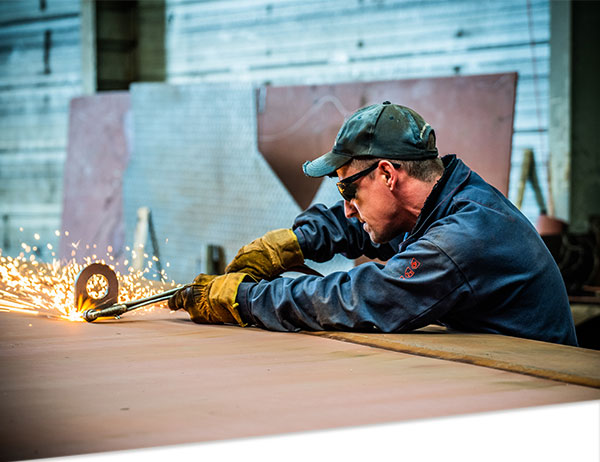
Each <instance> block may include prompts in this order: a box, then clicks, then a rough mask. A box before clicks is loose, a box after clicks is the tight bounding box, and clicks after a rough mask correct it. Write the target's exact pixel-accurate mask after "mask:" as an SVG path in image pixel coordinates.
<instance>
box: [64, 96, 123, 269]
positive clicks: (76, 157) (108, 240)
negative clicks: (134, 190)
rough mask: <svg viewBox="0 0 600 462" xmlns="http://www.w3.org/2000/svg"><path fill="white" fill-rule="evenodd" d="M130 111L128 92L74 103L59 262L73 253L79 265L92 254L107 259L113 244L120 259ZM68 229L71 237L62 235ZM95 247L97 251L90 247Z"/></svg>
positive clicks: (82, 98) (88, 98)
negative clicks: (123, 186)
mask: <svg viewBox="0 0 600 462" xmlns="http://www.w3.org/2000/svg"><path fill="white" fill-rule="evenodd" d="M129 109H130V97H129V93H128V92H106V93H102V94H98V95H92V96H83V97H79V98H74V99H73V100H72V101H71V107H70V113H69V143H68V148H67V159H66V162H65V169H64V187H63V213H62V231H63V235H62V236H63V237H62V238H61V241H60V253H59V257H60V258H61V259H67V260H69V259H71V258H73V257H72V256H71V253H72V252H73V251H74V250H75V251H76V255H75V256H74V257H75V258H76V260H77V261H79V262H82V261H83V258H84V257H87V256H89V257H91V256H92V255H94V254H97V255H99V256H101V257H104V256H105V253H106V248H107V247H108V246H109V245H110V246H111V247H112V248H113V249H114V250H113V252H112V254H113V256H115V257H118V256H119V252H121V251H122V249H123V245H124V240H125V228H124V223H123V192H122V191H123V189H122V182H123V172H124V171H125V168H126V167H127V162H128V160H129V149H130V146H129V145H128V137H129V136H130V135H129V134H128V133H127V129H128V127H127V123H126V122H127V114H128V113H129ZM64 231H68V232H69V235H68V236H64ZM73 243H74V244H75V245H76V248H75V247H74V246H73V245H72V244H73ZM78 243H79V245H77V244H78ZM92 244H95V245H96V248H92V247H90V248H86V246H87V245H90V246H91V245H92Z"/></svg>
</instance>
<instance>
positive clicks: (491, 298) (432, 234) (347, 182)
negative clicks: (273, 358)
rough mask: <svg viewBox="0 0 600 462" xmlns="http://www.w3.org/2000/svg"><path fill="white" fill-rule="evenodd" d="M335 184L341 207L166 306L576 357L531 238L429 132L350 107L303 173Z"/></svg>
mask: <svg viewBox="0 0 600 462" xmlns="http://www.w3.org/2000/svg"><path fill="white" fill-rule="evenodd" d="M303 170H304V172H305V174H307V175H308V176H312V177H322V176H325V175H331V176H333V175H335V174H337V176H338V178H339V180H340V181H339V182H338V183H337V186H338V189H339V191H340V193H341V195H342V197H343V199H344V200H343V201H340V202H339V203H337V204H335V205H334V206H333V207H331V208H326V207H324V206H323V205H315V206H313V207H310V208H309V209H307V210H306V211H305V212H303V213H301V214H300V215H299V216H298V217H297V218H296V220H295V222H294V225H293V228H292V229H282V230H276V231H271V232H269V233H267V234H265V235H264V236H263V237H261V238H259V239H257V240H255V241H253V242H252V243H250V244H249V245H247V246H244V247H242V248H241V249H240V251H239V252H238V254H237V256H236V257H235V258H234V259H233V261H232V262H231V263H230V264H229V265H228V267H227V269H226V274H225V275H221V276H211V275H204V274H201V275H199V276H198V277H196V279H195V280H194V283H193V284H192V285H190V286H188V287H185V288H183V289H181V290H180V291H178V292H177V293H176V295H174V296H173V298H172V299H171V300H170V301H169V307H170V308H171V309H180V308H183V309H185V310H186V311H188V312H189V313H190V315H191V317H192V319H193V320H194V321H196V322H199V323H237V324H239V325H242V326H245V325H256V326H259V327H262V328H265V329H270V330H277V331H296V330H299V329H305V330H345V331H363V332H408V331H411V330H414V329H417V328H420V327H423V326H426V325H428V324H431V323H437V324H441V325H445V326H447V327H448V328H451V329H455V330H459V331H463V332H486V333H496V334H504V335H511V336H517V337H523V338H530V339H536V340H543V341H548V342H555V343H562V344H567V345H577V339H576V336H575V329H574V326H573V319H572V317H571V312H570V308H569V302H568V298H567V293H566V289H565V286H564V283H563V281H562V278H561V275H560V272H559V270H558V267H557V266H556V264H555V262H554V260H553V258H552V256H551V255H550V253H549V252H548V250H547V248H546V247H545V245H544V243H543V241H542V240H541V238H540V236H539V235H538V234H537V232H536V230H535V228H534V227H533V226H532V225H531V223H530V222H529V221H528V220H527V218H525V217H524V216H523V215H522V214H521V213H520V212H519V210H518V209H517V208H515V207H514V206H513V205H512V204H511V203H510V202H509V201H508V200H507V199H506V198H505V197H504V196H503V195H502V194H501V193H500V192H499V191H497V190H496V189H495V188H493V187H492V186H490V185H489V184H487V183H486V182H485V181H484V180H483V179H482V178H481V177H480V176H479V175H477V174H476V173H475V172H473V171H471V170H470V169H469V168H468V167H467V166H466V165H465V164H464V163H463V162H462V161H461V160H459V159H458V158H456V156H454V155H448V156H445V157H443V158H442V159H440V158H439V157H438V152H437V148H436V145H435V133H434V131H433V129H432V128H431V127H430V126H429V125H428V124H427V123H426V122H425V121H424V120H423V118H422V117H421V116H420V115H419V114H417V113H416V112H415V111H413V110H411V109H409V108H406V107H403V106H399V105H395V104H391V103H390V102H388V101H386V102H384V103H383V104H375V105H372V106H368V107H365V108H363V109H360V110H359V111H357V112H356V113H355V114H353V115H352V116H351V117H350V118H349V119H348V120H347V121H346V122H345V123H344V124H343V126H342V127H341V129H340V131H339V133H338V135H337V138H336V141H335V144H334V146H333V149H332V151H331V152H328V153H326V154H324V155H323V156H321V157H319V158H318V159H316V160H314V161H312V162H307V163H305V164H304V166H303ZM338 253H341V254H344V255H345V256H347V257H348V258H357V257H359V256H361V255H366V256H367V257H370V258H377V259H380V260H384V261H386V264H385V265H382V264H379V263H375V262H370V263H365V264H363V265H360V266H358V267H356V268H353V269H351V270H350V271H348V272H335V273H332V274H329V275H327V276H324V277H319V276H300V277H298V278H295V279H292V278H285V277H278V276H279V275H280V274H282V273H284V272H285V271H286V270H288V269H290V268H293V267H296V266H298V265H300V264H303V263H304V260H305V259H310V260H314V261H318V262H321V261H326V260H329V259H331V258H332V257H333V256H334V255H335V254H338Z"/></svg>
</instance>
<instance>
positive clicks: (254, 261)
mask: <svg viewBox="0 0 600 462" xmlns="http://www.w3.org/2000/svg"><path fill="white" fill-rule="evenodd" d="M302 263H304V255H302V250H300V244H299V243H298V238H297V237H296V235H295V234H294V232H293V231H292V230H291V229H276V230H274V231H269V232H268V233H267V234H265V235H264V236H263V237H259V238H258V239H255V240H254V241H252V242H251V243H250V244H248V245H245V246H244V247H242V248H241V249H240V250H239V251H238V253H237V255H236V256H235V258H234V259H233V260H232V261H231V263H229V265H227V268H225V272H226V273H238V272H241V273H246V274H248V275H250V276H252V277H253V278H254V279H256V280H257V281H259V280H261V279H267V280H271V279H274V278H276V277H277V276H279V275H280V274H282V273H285V272H286V271H287V270H288V269H290V268H292V267H294V266H298V265H301V264H302Z"/></svg>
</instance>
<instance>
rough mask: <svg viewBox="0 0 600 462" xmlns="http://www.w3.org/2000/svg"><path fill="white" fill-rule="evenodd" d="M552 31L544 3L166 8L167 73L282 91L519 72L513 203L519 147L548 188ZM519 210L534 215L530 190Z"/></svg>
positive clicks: (387, 0)
mask: <svg viewBox="0 0 600 462" xmlns="http://www.w3.org/2000/svg"><path fill="white" fill-rule="evenodd" d="M549 33H550V9H549V1H548V0H531V1H527V0H497V1H492V0H487V1H486V0H484V1H482V0H453V1H447V0H442V1H434V0H428V1H414V0H373V1H369V0H353V1H349V0H329V1H322V0H312V1H310V0H308V1H307V0H279V1H269V0H264V1H263V0H236V1H227V2H223V1H206V2H198V1H185V0H168V2H167V41H168V42H167V49H168V50H169V54H168V59H167V75H168V80H169V81H170V82H174V83H184V82H185V83H188V82H198V81H204V80H243V81H250V82H253V83H256V84H263V83H265V82H269V83H272V84H274V85H288V84H311V83H329V82H348V81H356V80H359V81H369V80H386V79H390V80H393V79H403V78H418V77H434V76H448V75H455V74H465V75H468V74H488V73H497V72H511V71H516V72H518V74H519V82H518V87H517V100H516V114H515V124H514V128H515V134H514V138H513V153H512V170H511V188H510V191H509V197H510V198H511V199H513V200H514V199H515V196H516V189H517V188H516V184H517V182H518V179H519V175H520V166H521V159H522V153H523V149H524V148H526V147H532V148H533V149H534V150H535V151H536V159H537V160H538V165H539V168H538V176H539V177H540V180H541V182H542V184H543V185H545V184H546V178H547V175H546V168H545V164H546V162H547V150H548V146H547V128H548V123H547V121H548V70H549V55H550V53H549ZM399 103H401V102H400V101H399ZM481 149H485V146H481ZM458 154H459V155H460V153H458ZM523 211H524V212H525V213H526V214H527V215H528V216H529V217H530V219H532V220H535V218H536V216H537V215H538V213H539V210H538V208H537V206H536V203H535V200H534V197H533V192H532V191H531V190H530V189H529V188H528V189H527V190H526V195H525V201H524V204H523Z"/></svg>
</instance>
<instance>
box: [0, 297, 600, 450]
mask: <svg viewBox="0 0 600 462" xmlns="http://www.w3.org/2000/svg"><path fill="white" fill-rule="evenodd" d="M0 332H1V333H2V334H1V338H0V370H2V376H1V378H0V406H1V412H0V419H1V420H0V422H1V431H0V435H1V436H0V447H1V448H2V454H1V458H2V459H3V460H6V459H9V460H11V459H12V460H14V459H23V458H38V457H52V456H64V455H72V454H84V453H92V452H102V451H114V450H123V449H137V448H145V447H155V446H164V445H172V444H181V443H193V442H202V441H215V440H223V439H233V438H240V437H252V436H259V435H274V434H283V433H290V432H300V431H307V430H322V429H328V428H340V427H350V426H357V425H368V424H376V423H386V422H399V421H406V420H410V419H423V418H431V417H440V416H450V415H458V414H465V413H477V412H485V411H495V410H503V409H514V408H519V407H528V406H539V405H546V404H554V403H567V402H574V401H583V400H597V399H600V389H598V388H595V387H594V386H584V385H576V384H573V383H567V382H565V381H561V380H550V379H547V378H540V377H534V376H531V375H526V374H522V373H516V372H511V371H510V370H500V369H494V368H491V367H483V366H481V365H477V362H476V361H471V360H467V362H472V363H473V364H467V363H465V362H457V361H456V360H448V359H437V358H435V357H425V356H421V355H418V354H410V353H406V352H401V351H391V350H390V349H385V348H388V347H389V345H388V347H386V346H385V345H377V344H376V342H374V341H373V339H374V338H375V339H377V336H368V335H367V336H366V337H365V336H364V334H361V335H362V336H363V337H362V339H361V338H358V337H361V335H358V337H357V338H355V339H354V340H353V339H351V338H344V339H343V340H346V341H345V342H341V341H338V340H335V339H332V338H327V337H325V336H324V334H321V335H305V334H303V333H298V334H295V333H278V332H267V331H263V330H259V329H254V328H245V329H242V328H239V327H234V326H208V325H207V326H204V325H198V324H194V323H192V322H191V321H190V320H189V318H188V316H187V314H186V313H182V312H177V313H170V312H169V311H168V310H164V309H156V310H154V311H152V312H140V313H137V312H135V313H130V314H128V315H126V316H125V317H123V318H122V319H120V320H109V321H101V322H95V323H92V324H88V323H84V322H67V321H60V320H54V319H49V318H45V317H39V316H38V317H35V316H28V315H21V314H14V313H0ZM338 335H339V334H338ZM348 335H350V334H348ZM410 335H411V334H395V335H393V336H390V335H385V336H381V335H380V336H379V337H378V339H379V340H378V341H382V340H386V341H389V342H396V343H398V342H399V343H402V342H405V343H406V342H407V341H408V343H411V342H412V343H415V342H416V340H415V339H418V338H419V337H406V336H410ZM443 335H445V334H444V333H439V335H433V336H431V335H430V337H429V338H431V339H432V341H434V343H436V344H437V347H436V348H438V349H440V350H444V348H443V345H444V343H445V342H444V337H443ZM461 335H465V334H461ZM421 337H423V335H421ZM447 338H448V342H447V345H449V347H448V348H450V349H453V350H452V351H453V354H458V356H459V357H458V360H460V355H461V354H463V353H465V352H462V353H461V352H458V353H457V352H456V345H457V343H456V342H457V339H456V337H452V336H451V335H450V336H448V337H447ZM477 338H478V341H476V342H475V343H476V344H477V345H476V348H475V346H473V348H475V349H479V350H480V351H479V353H478V354H484V353H481V350H482V347H483V349H485V342H486V338H485V336H480V337H477ZM490 338H492V341H494V342H497V341H498V338H499V336H490ZM407 339H408V340H407ZM452 339H453V340H452ZM516 340H519V339H516ZM352 341H357V342H361V341H362V342H366V343H369V342H370V343H371V344H372V345H374V346H369V345H361V344H357V343H351V342H352ZM423 341H425V342H427V337H425V339H424V340H419V342H420V343H419V345H421V347H422V342H423ZM506 341H507V342H508V344H510V342H511V339H510V338H506ZM526 342H531V341H526ZM516 343H518V342H516ZM516 343H515V344H516ZM533 343H534V344H541V342H533ZM440 345H441V346H440ZM458 345H460V342H459V343H458ZM465 345H467V347H468V342H466V343H465ZM494 345H495V346H494V348H495V350H496V353H497V350H498V346H497V343H495V344H494ZM526 345H531V344H526ZM542 346H543V348H544V351H546V352H548V351H549V350H548V348H555V349H556V352H557V354H558V355H559V356H560V357H561V358H562V360H566V359H568V357H569V355H570V354H572V355H573V358H575V359H574V360H575V361H578V362H579V363H581V360H582V358H583V359H584V360H585V361H589V364H588V365H585V364H584V365H583V366H581V367H580V369H577V370H575V371H573V370H571V371H569V374H571V376H577V374H578V373H581V375H582V376H586V375H587V376H589V377H591V379H592V380H594V374H593V373H589V374H586V373H585V369H586V368H587V369H588V370H589V371H592V370H594V369H597V370H598V369H600V368H599V367H598V366H599V365H600V362H599V361H600V353H598V352H593V351H589V350H581V349H576V348H572V349H571V347H561V346H553V345H549V344H543V345H542ZM403 348H404V347H403ZM448 348H446V349H448ZM392 349H393V348H392ZM459 349H460V348H459ZM467 349H468V348H467ZM509 349H510V348H509ZM578 350H579V351H578ZM406 351H409V350H406ZM580 352H581V355H580V354H579V353H580ZM417 353H418V352H417ZM491 353H494V351H492V352H491ZM537 353H539V352H537ZM428 356H431V355H428ZM550 356H551V355H550ZM441 357H443V356H441ZM535 357H536V349H531V350H530V352H529V353H528V352H527V351H520V352H516V353H515V354H513V355H512V356H511V359H510V361H512V362H513V363H515V362H516V363H519V362H522V363H523V364H528V365H529V366H531V364H535ZM565 358H566V359H565ZM586 358H587V359H586ZM496 359H498V358H497V357H496ZM545 361H546V366H547V365H548V364H547V361H548V360H547V359H546V360H545ZM550 369H552V367H550ZM589 377H588V378H589ZM592 383H593V382H592Z"/></svg>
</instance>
